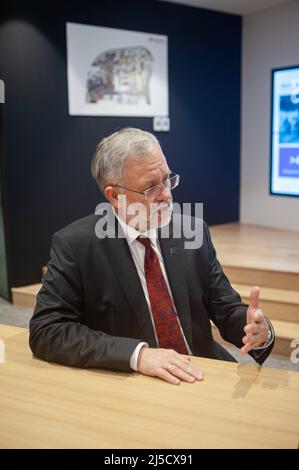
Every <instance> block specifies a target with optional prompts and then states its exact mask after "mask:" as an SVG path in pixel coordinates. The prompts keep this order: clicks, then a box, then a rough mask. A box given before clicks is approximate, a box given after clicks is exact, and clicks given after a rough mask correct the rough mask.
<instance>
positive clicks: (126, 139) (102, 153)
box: [91, 127, 161, 192]
mask: <svg viewBox="0 0 299 470" xmlns="http://www.w3.org/2000/svg"><path fill="white" fill-rule="evenodd" d="M153 147H154V148H158V149H159V150H161V146H160V144H159V142H158V140H157V139H156V137H155V136H154V135H153V134H151V133H150V132H146V131H142V130H141V129H135V128H133V127H126V128H124V129H121V130H119V131H117V132H114V133H113V134H111V135H110V136H108V137H104V139H102V140H101V141H100V143H99V144H98V145H97V148H96V151H95V153H94V156H93V158H92V162H91V173H92V176H93V177H94V179H95V180H96V182H97V183H98V185H99V187H100V189H101V191H102V192H103V191H104V189H105V188H106V187H107V186H108V185H109V184H112V183H117V182H120V181H121V180H122V178H123V176H124V174H123V173H124V163H125V160H126V158H128V157H129V156H138V157H139V156H145V155H148V154H149V153H150V151H151V150H152V148H153Z"/></svg>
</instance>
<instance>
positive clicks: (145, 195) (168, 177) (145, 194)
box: [111, 172, 180, 200]
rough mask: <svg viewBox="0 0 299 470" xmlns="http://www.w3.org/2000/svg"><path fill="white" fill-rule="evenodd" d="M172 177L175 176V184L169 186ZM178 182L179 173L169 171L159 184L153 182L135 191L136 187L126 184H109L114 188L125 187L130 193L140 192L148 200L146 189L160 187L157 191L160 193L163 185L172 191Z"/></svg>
mask: <svg viewBox="0 0 299 470" xmlns="http://www.w3.org/2000/svg"><path fill="white" fill-rule="evenodd" d="M174 178H176V180H177V184H176V185H175V186H174V187H173V188H172V187H171V180H173V179H174ZM167 182H168V183H167ZM179 184H180V175H178V174H177V173H172V172H171V173H170V174H169V175H168V176H167V177H166V178H164V180H163V181H162V183H161V184H155V185H154V186H150V187H149V188H147V189H146V190H145V191H136V189H130V188H127V187H126V186H121V185H120V184H111V186H113V187H116V188H121V189H126V190H127V191H131V192H132V193H137V194H142V196H144V197H145V199H147V200H149V199H151V198H150V197H148V196H147V193H148V191H150V190H152V189H153V188H158V187H160V192H159V194H160V193H161V191H162V185H163V186H164V188H167V189H169V190H170V191H172V190H173V189H175V188H176V187H177V186H178V185H179Z"/></svg>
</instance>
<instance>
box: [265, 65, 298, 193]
mask: <svg viewBox="0 0 299 470" xmlns="http://www.w3.org/2000/svg"><path fill="white" fill-rule="evenodd" d="M270 193H271V194H277V195H283V196H299V66H296V67H289V68H284V69H275V70H273V71H272V116H271V175H270Z"/></svg>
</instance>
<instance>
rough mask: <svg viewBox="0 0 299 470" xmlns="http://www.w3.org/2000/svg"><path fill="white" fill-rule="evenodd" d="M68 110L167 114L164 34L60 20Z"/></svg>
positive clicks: (96, 113) (93, 113) (102, 113)
mask: <svg viewBox="0 0 299 470" xmlns="http://www.w3.org/2000/svg"><path fill="white" fill-rule="evenodd" d="M66 39H67V78H68V102H69V114H70V115H71V116H157V115H158V116H168V114H169V112H168V38H167V36H162V35H157V34H150V33H140V32H136V31H126V30H122V29H113V28H104V27H99V26H90V25H83V24H76V23H67V24H66Z"/></svg>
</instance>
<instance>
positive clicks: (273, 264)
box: [12, 223, 299, 357]
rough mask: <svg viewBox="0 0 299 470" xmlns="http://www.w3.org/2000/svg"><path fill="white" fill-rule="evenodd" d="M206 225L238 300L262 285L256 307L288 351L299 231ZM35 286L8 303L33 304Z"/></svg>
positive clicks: (295, 309)
mask: <svg viewBox="0 0 299 470" xmlns="http://www.w3.org/2000/svg"><path fill="white" fill-rule="evenodd" d="M210 230H211V236H212V241H213V243H214V246H215V248H216V251H217V256H218V259H219V261H220V262H221V264H222V266H223V269H224V272H225V273H226V275H227V277H228V278H229V279H230V281H231V283H232V284H233V286H234V288H235V289H236V290H237V291H238V292H239V294H240V295H241V297H242V299H243V301H244V302H246V303H247V302H248V300H249V293H250V290H251V288H252V287H253V286H255V285H258V286H259V287H260V288H261V308H262V309H263V311H264V313H265V314H266V315H267V316H268V317H269V318H270V319H271V321H272V322H273V325H274V327H275V332H276V343H275V348H274V353H276V354H283V355H285V356H288V357H289V356H290V354H291V352H292V348H291V346H290V345H291V341H292V340H293V339H295V338H299V232H292V231H287V230H276V229H270V228H265V227H258V226H253V225H241V224H239V223H233V224H224V225H216V226H212V227H210ZM40 287H41V285H40V284H34V285H31V286H25V287H19V288H15V289H12V294H13V303H14V304H16V305H21V306H24V307H31V308H33V307H34V305H35V297H36V294H37V292H38V290H39V289H40ZM213 331H214V334H215V337H216V338H217V340H218V341H220V342H222V343H223V340H222V338H221V337H220V335H219V333H218V331H216V329H215V328H214V330H213Z"/></svg>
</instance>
